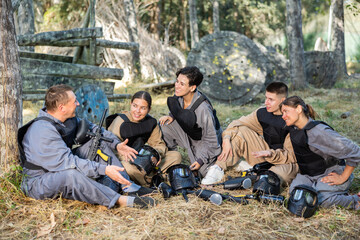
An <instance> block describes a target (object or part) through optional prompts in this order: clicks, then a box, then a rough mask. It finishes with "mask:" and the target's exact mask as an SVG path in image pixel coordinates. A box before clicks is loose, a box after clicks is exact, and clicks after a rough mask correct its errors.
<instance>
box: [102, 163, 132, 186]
mask: <svg viewBox="0 0 360 240" xmlns="http://www.w3.org/2000/svg"><path fill="white" fill-rule="evenodd" d="M119 171H124V168H122V167H119V166H115V165H108V166H106V168H105V174H106V176H108V177H109V178H111V179H112V180H114V181H116V182H118V183H120V184H124V185H131V182H129V180H127V179H125V178H124V177H123V176H122V175H121V174H120V173H119Z"/></svg>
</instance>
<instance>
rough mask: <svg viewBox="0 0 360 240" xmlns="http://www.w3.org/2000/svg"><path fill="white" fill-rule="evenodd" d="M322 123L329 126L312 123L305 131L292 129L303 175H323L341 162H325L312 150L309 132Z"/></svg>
mask: <svg viewBox="0 0 360 240" xmlns="http://www.w3.org/2000/svg"><path fill="white" fill-rule="evenodd" d="M320 123H322V124H325V125H327V126H329V125H328V124H327V123H325V122H320V121H311V122H309V123H308V124H307V125H306V126H305V127H304V128H303V129H295V128H294V127H291V130H290V139H291V143H292V145H293V148H294V152H295V156H296V161H297V163H298V165H299V169H300V173H301V174H306V175H309V176H317V175H320V174H323V173H324V172H325V170H326V169H327V168H329V167H331V166H334V165H336V164H339V163H340V162H341V160H338V159H331V160H325V159H324V158H323V157H321V156H320V155H318V154H316V153H314V152H312V151H311V150H310V147H309V144H308V136H307V131H308V130H310V129H312V128H313V127H315V126H317V125H318V124H320ZM329 127H330V126H329ZM330 128H331V127H330ZM331 129H332V128H331Z"/></svg>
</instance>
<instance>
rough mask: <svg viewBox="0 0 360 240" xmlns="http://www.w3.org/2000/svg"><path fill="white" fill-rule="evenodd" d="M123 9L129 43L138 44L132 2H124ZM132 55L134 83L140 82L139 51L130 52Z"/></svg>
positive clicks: (126, 0) (128, 0) (131, 0)
mask: <svg viewBox="0 0 360 240" xmlns="http://www.w3.org/2000/svg"><path fill="white" fill-rule="evenodd" d="M124 9H125V16H127V17H126V25H127V28H128V32H129V39H130V42H137V43H139V36H138V30H137V20H136V12H135V5H134V1H133V0H124ZM132 54H133V68H134V69H133V72H134V74H135V82H136V81H137V80H140V77H141V65H140V51H139V49H137V50H135V51H132Z"/></svg>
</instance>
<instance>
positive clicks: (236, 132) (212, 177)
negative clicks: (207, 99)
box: [201, 82, 298, 185]
mask: <svg viewBox="0 0 360 240" xmlns="http://www.w3.org/2000/svg"><path fill="white" fill-rule="evenodd" d="M287 95H288V87H287V86H286V84H284V83H282V82H272V83H270V84H269V85H268V86H267V87H266V92H265V98H266V99H265V107H260V108H258V109H257V110H255V111H254V112H252V113H251V114H249V115H247V116H242V117H241V118H240V119H238V120H234V121H232V122H231V123H230V125H229V126H228V127H227V129H226V130H225V131H224V132H223V133H222V138H223V143H222V152H221V154H220V155H219V156H218V158H217V161H216V163H215V165H214V166H212V167H210V169H209V172H208V173H207V175H206V176H205V178H204V179H203V181H202V182H201V183H202V184H205V185H210V184H215V183H217V182H219V181H221V180H222V178H223V176H224V171H226V170H227V168H228V167H232V166H234V165H236V164H237V163H238V162H239V160H240V158H241V157H243V158H245V160H246V162H247V163H248V164H241V165H247V166H248V167H251V166H253V165H255V164H257V163H260V162H264V161H267V162H270V163H272V164H275V166H273V167H271V168H270V170H271V171H273V172H274V173H276V174H277V175H278V176H279V178H280V179H281V180H282V182H283V183H287V184H289V183H290V182H291V181H292V179H294V177H295V176H296V173H297V172H298V166H297V164H296V160H295V155H294V151H293V149H292V145H291V142H290V138H289V134H288V133H289V132H288V130H287V128H286V125H285V122H284V120H283V119H282V113H281V110H280V108H279V106H280V104H281V102H282V101H284V100H285V98H286V97H287ZM263 150H271V156H269V157H258V155H259V154H260V153H261V152H259V151H263ZM241 165H240V166H241ZM249 165H250V166H249ZM240 170H246V169H240Z"/></svg>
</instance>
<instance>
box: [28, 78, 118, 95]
mask: <svg viewBox="0 0 360 240" xmlns="http://www.w3.org/2000/svg"><path fill="white" fill-rule="evenodd" d="M22 80H23V92H24V93H26V94H28V93H36V94H38V93H39V92H41V91H42V92H45V91H46V90H47V89H48V88H49V87H51V86H53V85H56V84H66V85H69V86H71V87H73V88H74V89H78V88H80V87H81V86H83V85H86V84H95V85H99V86H100V88H101V89H102V90H103V92H105V94H108V95H110V94H113V93H114V86H115V83H114V82H109V81H101V80H98V79H84V78H69V77H61V76H48V75H37V74H34V75H24V76H23V78H22Z"/></svg>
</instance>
